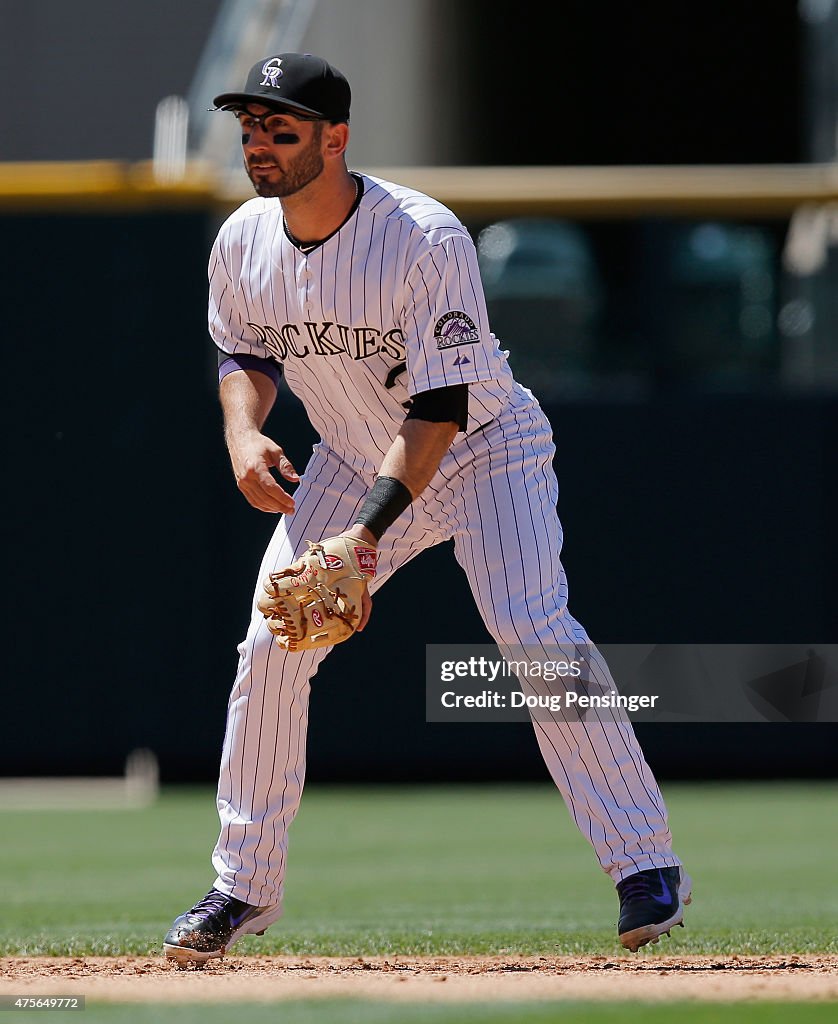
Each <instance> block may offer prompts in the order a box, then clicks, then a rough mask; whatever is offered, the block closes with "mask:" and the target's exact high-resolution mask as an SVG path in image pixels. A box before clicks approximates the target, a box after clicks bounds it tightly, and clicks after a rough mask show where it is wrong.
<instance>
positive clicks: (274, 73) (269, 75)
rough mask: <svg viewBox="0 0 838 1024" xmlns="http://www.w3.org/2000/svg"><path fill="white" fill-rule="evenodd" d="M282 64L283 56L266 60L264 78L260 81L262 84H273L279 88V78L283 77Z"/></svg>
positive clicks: (263, 69) (263, 66)
mask: <svg viewBox="0 0 838 1024" xmlns="http://www.w3.org/2000/svg"><path fill="white" fill-rule="evenodd" d="M280 64H282V58H281V57H271V59H270V60H266V61H265V63H264V64H263V65H262V74H263V75H264V78H263V79H262V81H261V82H260V83H259V85H260V86H262V85H272V86H273V87H274V88H275V89H278V88H279V79H280V78H282V68H281V67H280Z"/></svg>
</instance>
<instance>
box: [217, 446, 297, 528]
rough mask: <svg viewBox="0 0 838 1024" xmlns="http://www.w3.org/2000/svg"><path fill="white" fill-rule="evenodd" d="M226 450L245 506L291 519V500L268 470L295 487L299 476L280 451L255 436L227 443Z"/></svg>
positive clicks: (292, 509) (292, 507)
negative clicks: (244, 499)
mask: <svg viewBox="0 0 838 1024" xmlns="http://www.w3.org/2000/svg"><path fill="white" fill-rule="evenodd" d="M228 446H229V450H230V461H231V462H232V464H233V475H234V476H235V478H236V486H237V487H238V489H239V490H240V491H241V492H242V494H243V495H244V496H245V498H246V499H247V501H248V503H249V504H251V505H252V506H253V507H254V508H257V509H259V511H260V512H274V513H285V514H286V515H291V513H292V512H293V511H294V499H293V498H292V497H291V495H290V494H288V493H287V492H286V491H284V490H283V489H282V487H280V486H279V484H278V483H277V481H276V478H275V477H274V475H273V474H272V473H271V469H273V468H276V469H278V470H279V472H280V474H281V475H282V476H283V477H284V478H285V479H286V480H288V481H290V482H291V483H299V480H300V477H299V474H298V473H297V471H296V470H295V469H294V467H293V465H292V464H291V460H290V459H289V458H288V456H287V455H286V454H285V452H284V451H283V450H282V448H280V446H279V445H278V444H277V443H276V442H275V441H272V440H271V439H270V438H269V437H266V436H265V435H264V434H260V433H258V432H254V433H252V434H248V435H246V436H245V437H239V438H236V439H235V440H232V439H228Z"/></svg>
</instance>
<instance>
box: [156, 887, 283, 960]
mask: <svg viewBox="0 0 838 1024" xmlns="http://www.w3.org/2000/svg"><path fill="white" fill-rule="evenodd" d="M281 913H282V909H281V907H279V906H271V907H252V906H250V904H249V903H242V901H241V900H237V899H235V897H233V896H227V895H226V894H225V893H223V892H218V890H217V889H210V891H209V892H208V893H207V894H206V896H204V898H203V899H201V900H198V902H197V903H196V904H195V906H194V907H192V909H191V910H187V911H186V913H185V914H181V915H180V917H178V918H176V919H175V922H174V924H173V925H172V927H171V928H170V929H169V931H168V933H167V934H166V938H165V939H164V940H163V954H164V956H165V957H166V959H167V960H174V961H175V962H176V963H177V965H178V967H189V966H194V967H203V966H204V964H205V963H206V962H207V961H208V960H214V959H218V958H220V957H222V956H224V954H225V953H226V952H227V950H228V949H229V948H230V947H231V946H232V945H233V943H234V942H236V941H237V940H238V939H240V938H241V936H242V935H263V934H264V932H265V929H266V928H267V927H268V925H271V924H273V923H274V921H276V920H278V918H279V916H280V914H281Z"/></svg>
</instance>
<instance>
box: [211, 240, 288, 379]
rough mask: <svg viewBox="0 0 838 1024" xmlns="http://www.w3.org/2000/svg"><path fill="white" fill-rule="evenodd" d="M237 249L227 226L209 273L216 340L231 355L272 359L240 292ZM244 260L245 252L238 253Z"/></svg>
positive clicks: (214, 336)
mask: <svg viewBox="0 0 838 1024" xmlns="http://www.w3.org/2000/svg"><path fill="white" fill-rule="evenodd" d="M236 259H237V255H236V250H235V247H234V246H232V245H230V244H229V243H228V239H227V236H226V233H225V231H224V229H223V228H222V231H221V232H220V233H219V235H218V237H217V238H216V240H215V243H214V244H213V247H212V251H211V253H210V258H209V266H208V268H207V273H208V277H209V309H208V318H207V319H208V327H209V333H210V337H211V338H212V340H213V341H214V342H215V344H216V345H217V346H218V348H219V349H220V350H221V351H222V352H226V353H228V354H229V355H248V356H256V357H257V358H260V359H272V358H273V357H272V355H271V353H270V352H269V351H268V350H267V348H266V347H265V345H264V343H263V341H262V340H261V339H260V337H259V335H258V334H257V332H256V331H255V330H254V328H253V327H252V326H251V325H250V324H249V323H248V322H247V317H246V316H245V315H243V310H242V309H241V307H240V303H239V300H238V297H237V293H236V286H235V284H234V281H235V279H236ZM238 260H239V261H240V260H241V256H240V255H239V256H238Z"/></svg>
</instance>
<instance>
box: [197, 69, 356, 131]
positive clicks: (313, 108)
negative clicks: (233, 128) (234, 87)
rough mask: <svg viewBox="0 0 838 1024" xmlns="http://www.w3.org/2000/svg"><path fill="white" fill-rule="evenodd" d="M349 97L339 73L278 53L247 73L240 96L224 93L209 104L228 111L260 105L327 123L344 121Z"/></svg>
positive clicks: (346, 87) (233, 93) (344, 82)
mask: <svg viewBox="0 0 838 1024" xmlns="http://www.w3.org/2000/svg"><path fill="white" fill-rule="evenodd" d="M351 98H352V94H351V92H350V89H349V82H348V81H347V80H346V76H345V75H344V74H343V72H341V71H338V69H337V68H333V67H332V65H331V64H328V63H327V62H326V61H325V60H323V58H322V57H315V56H314V55H313V54H311V53H278V54H277V55H276V56H275V57H265V58H264V59H263V60H260V61H258V63H256V64H254V65H253V67H252V68H251V69H250V71H249V72H248V75H247V81H246V82H245V83H244V90H243V91H242V92H225V93H222V94H221V95H220V96H216V97H215V99H214V100H213V103H214V104H215V106H216V108H217V109H220V110H231V109H235V108H236V107H241V106H245V105H246V104H248V103H261V104H262V105H263V106H266V107H276V108H277V109H278V110H287V111H288V112H289V113H292V114H293V113H294V112H295V111H297V110H298V111H299V112H300V113H301V114H308V115H310V116H312V117H322V118H324V119H325V120H327V121H348V120H349V103H350V100H351Z"/></svg>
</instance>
